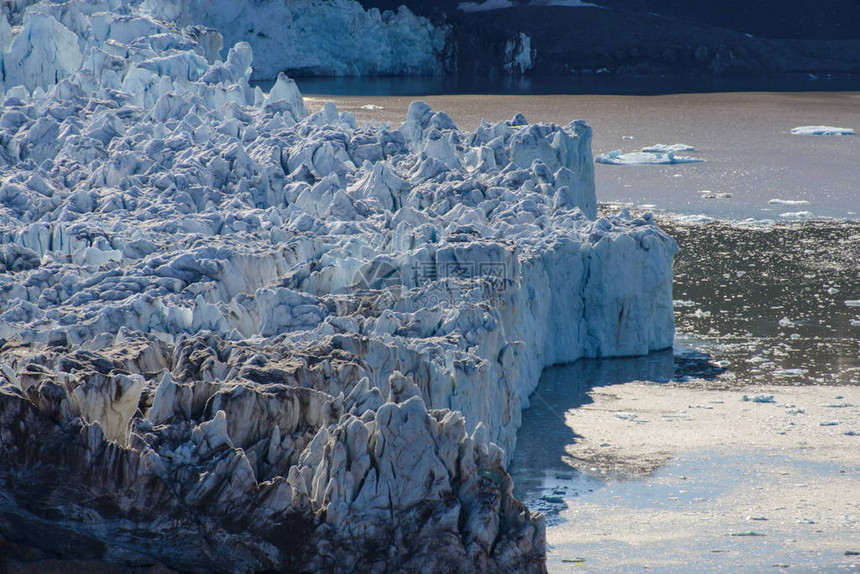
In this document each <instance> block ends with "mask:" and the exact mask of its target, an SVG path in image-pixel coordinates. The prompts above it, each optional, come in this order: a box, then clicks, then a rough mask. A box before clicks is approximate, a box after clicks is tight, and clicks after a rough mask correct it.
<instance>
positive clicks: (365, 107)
mask: <svg viewBox="0 0 860 574" xmlns="http://www.w3.org/2000/svg"><path fill="white" fill-rule="evenodd" d="M361 109H362V110H370V111H373V110H381V109H382V106H377V105H376V104H364V105H363V106H361Z"/></svg>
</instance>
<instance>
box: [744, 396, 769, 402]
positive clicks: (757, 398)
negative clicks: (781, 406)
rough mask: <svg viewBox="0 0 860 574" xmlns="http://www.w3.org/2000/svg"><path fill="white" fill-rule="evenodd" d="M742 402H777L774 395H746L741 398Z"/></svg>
mask: <svg viewBox="0 0 860 574" xmlns="http://www.w3.org/2000/svg"><path fill="white" fill-rule="evenodd" d="M741 400H742V401H744V402H753V403H775V402H776V400H775V399H774V398H773V395H753V396H752V397H751V396H749V395H744V396H742V397H741Z"/></svg>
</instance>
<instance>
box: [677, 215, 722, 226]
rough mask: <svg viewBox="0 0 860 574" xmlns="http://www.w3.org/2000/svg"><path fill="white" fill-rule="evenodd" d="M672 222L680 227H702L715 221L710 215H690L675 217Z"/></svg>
mask: <svg viewBox="0 0 860 574" xmlns="http://www.w3.org/2000/svg"><path fill="white" fill-rule="evenodd" d="M674 220H675V221H676V222H677V223H678V224H680V225H704V224H706V223H712V222H714V221H716V219H714V218H713V217H711V216H710V215H704V214H700V213H697V214H692V215H676V216H675V217H674Z"/></svg>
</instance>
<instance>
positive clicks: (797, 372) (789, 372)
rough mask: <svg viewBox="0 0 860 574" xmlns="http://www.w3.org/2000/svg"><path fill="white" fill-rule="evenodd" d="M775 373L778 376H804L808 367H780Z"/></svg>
mask: <svg viewBox="0 0 860 574" xmlns="http://www.w3.org/2000/svg"><path fill="white" fill-rule="evenodd" d="M773 374H774V376H777V377H802V376H803V375H805V374H806V369H778V370H776V371H774V372H773Z"/></svg>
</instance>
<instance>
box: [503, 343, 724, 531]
mask: <svg viewBox="0 0 860 574" xmlns="http://www.w3.org/2000/svg"><path fill="white" fill-rule="evenodd" d="M719 372H720V370H719V369H718V368H716V367H714V366H713V365H712V364H711V363H710V362H709V358H708V357H707V355H704V354H702V353H699V352H697V351H694V350H692V349H682V350H681V351H680V352H678V353H676V354H673V352H672V351H671V350H668V351H661V352H657V353H652V354H650V355H647V356H645V357H635V358H623V359H607V360H595V359H583V360H580V361H577V362H575V363H572V364H569V365H560V366H556V367H551V368H549V369H546V370H545V371H544V372H543V375H542V376H541V380H540V384H539V385H538V388H537V390H536V391H535V392H534V393H532V395H531V397H530V398H529V400H530V403H531V405H530V407H529V408H528V409H527V410H525V411H523V425H522V427H521V428H520V430H519V432H518V433H517V450H516V454H515V455H514V460H513V463H512V464H511V475H512V476H513V478H514V484H515V487H514V495H515V496H517V497H518V498H520V500H522V501H523V502H525V503H526V504H527V505H528V506H529V508H530V509H532V510H537V511H540V512H543V513H544V514H546V516H547V523H548V524H549V525H552V524H554V523H555V522H556V521H557V520H558V512H559V511H560V510H563V509H564V508H565V499H567V498H570V497H573V496H579V495H580V494H581V493H583V492H588V491H593V490H594V489H597V488H600V487H601V486H602V485H603V484H604V483H603V481H600V480H597V479H594V478H590V477H588V476H586V475H584V474H582V473H580V472H579V471H577V470H575V469H574V468H573V467H571V466H570V465H568V464H567V463H566V462H565V461H564V459H565V457H566V456H567V453H566V451H565V446H566V445H568V444H571V443H573V442H574V441H575V440H576V439H577V435H576V433H574V432H573V430H572V429H571V428H570V427H569V426H567V425H566V424H565V421H564V413H565V412H567V411H568V410H570V409H575V408H579V407H581V406H582V405H584V404H586V403H588V402H590V401H591V399H590V398H589V396H588V394H587V393H588V391H589V390H591V389H593V388H595V387H600V386H606V385H614V384H618V383H625V382H629V381H655V382H667V381H669V380H672V379H678V378H679V377H683V376H685V375H689V374H691V373H698V374H700V375H708V374H710V376H713V375H714V374H716V373H719Z"/></svg>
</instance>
